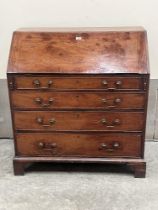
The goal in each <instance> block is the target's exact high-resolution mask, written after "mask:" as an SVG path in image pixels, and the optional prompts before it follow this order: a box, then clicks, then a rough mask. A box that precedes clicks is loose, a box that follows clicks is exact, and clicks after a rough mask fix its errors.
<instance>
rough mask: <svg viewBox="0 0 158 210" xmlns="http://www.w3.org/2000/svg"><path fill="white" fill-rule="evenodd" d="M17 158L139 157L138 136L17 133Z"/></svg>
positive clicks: (139, 145)
mask: <svg viewBox="0 0 158 210" xmlns="http://www.w3.org/2000/svg"><path fill="white" fill-rule="evenodd" d="M16 135H17V136H16V145H17V155H21V156H60V157H61V156H69V157H70V156H73V157H74V156H82V157H84V156H85V157H109V156H113V157H140V152H141V149H140V148H141V135H140V134H120V133H117V134H101V133H97V134H82V133H79V134H77V133H75V134H74V133H53V134H51V133H34V134H32V133H25V134H23V133H21V134H20V133H18V134H16Z"/></svg>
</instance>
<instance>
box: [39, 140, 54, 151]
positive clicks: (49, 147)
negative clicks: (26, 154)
mask: <svg viewBox="0 0 158 210" xmlns="http://www.w3.org/2000/svg"><path fill="white" fill-rule="evenodd" d="M37 146H38V148H40V149H43V150H53V149H55V148H56V147H57V144H56V143H44V142H38V144H37Z"/></svg>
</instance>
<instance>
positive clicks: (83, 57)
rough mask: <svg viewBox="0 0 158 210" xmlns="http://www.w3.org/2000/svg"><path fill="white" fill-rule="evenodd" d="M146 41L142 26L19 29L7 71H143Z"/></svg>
mask: <svg viewBox="0 0 158 210" xmlns="http://www.w3.org/2000/svg"><path fill="white" fill-rule="evenodd" d="M146 42H147V41H146V32H145V31H144V29H143V28H142V27H125V28H50V29H49V28H37V29H36V28H32V29H20V30H18V31H15V32H14V35H13V39H12V45H11V50H10V56H9V63H8V73H68V74H71V73H72V74H88V73H90V74H104V73H138V74H146V73H148V53H147V44H146Z"/></svg>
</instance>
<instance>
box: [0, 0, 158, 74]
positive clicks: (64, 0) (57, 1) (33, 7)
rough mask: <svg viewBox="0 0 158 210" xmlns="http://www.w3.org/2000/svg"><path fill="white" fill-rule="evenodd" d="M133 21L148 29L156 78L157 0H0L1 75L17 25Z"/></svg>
mask: <svg viewBox="0 0 158 210" xmlns="http://www.w3.org/2000/svg"><path fill="white" fill-rule="evenodd" d="M132 25H135V26H139V25H141V26H144V27H145V28H146V29H147V31H148V40H149V50H150V67H151V77H152V78H158V1H157V0H78V1H77V0H0V78H5V77H6V74H5V72H6V66H7V59H8V52H9V47H10V41H11V36H12V32H13V30H15V29H16V28H19V27H40V26H42V27H54V26H56V27H62V26H66V27H68V26H70V27H71V26H132Z"/></svg>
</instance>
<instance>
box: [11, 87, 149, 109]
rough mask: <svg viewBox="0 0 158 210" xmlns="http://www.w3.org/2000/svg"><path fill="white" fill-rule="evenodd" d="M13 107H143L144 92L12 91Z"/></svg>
mask: <svg viewBox="0 0 158 210" xmlns="http://www.w3.org/2000/svg"><path fill="white" fill-rule="evenodd" d="M11 98H12V101H13V108H14V109H21V110H28V109H36V110H39V109H43V110H47V109H49V110H51V109H52V110H54V109H56V110H62V109H66V110H71V109H86V110H90V109H98V110H99V109H103V110H113V109H129V110H130V109H143V108H144V104H145V95H144V93H129V92H124V93H116V92H112V93H108V92H104V93H103V92H95V93H94V92H86V91H84V92H43V91H38V92H37V91H36V90H35V91H26V90H25V91H13V92H12V93H11Z"/></svg>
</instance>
